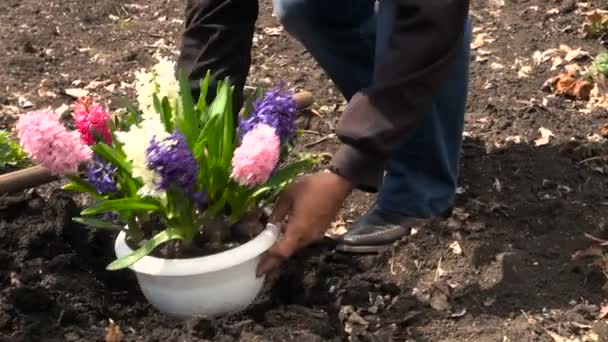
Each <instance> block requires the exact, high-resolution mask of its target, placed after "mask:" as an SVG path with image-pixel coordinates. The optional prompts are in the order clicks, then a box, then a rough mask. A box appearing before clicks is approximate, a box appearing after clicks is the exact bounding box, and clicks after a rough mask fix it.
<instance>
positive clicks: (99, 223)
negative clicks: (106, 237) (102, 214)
mask: <svg viewBox="0 0 608 342" xmlns="http://www.w3.org/2000/svg"><path fill="white" fill-rule="evenodd" d="M72 221H74V222H78V223H80V224H83V225H85V226H91V227H94V228H95V229H102V230H112V231H125V232H126V231H127V230H126V229H125V228H124V227H121V226H119V225H117V224H114V223H111V222H108V221H104V220H98V219H94V218H90V217H74V218H72Z"/></svg>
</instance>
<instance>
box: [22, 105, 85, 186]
mask: <svg viewBox="0 0 608 342" xmlns="http://www.w3.org/2000/svg"><path fill="white" fill-rule="evenodd" d="M16 128H17V133H18V137H19V142H20V144H21V146H22V147H23V149H24V151H25V152H26V153H27V155H28V156H29V157H30V158H31V159H32V160H33V161H35V162H37V163H38V164H40V165H42V166H43V167H45V168H47V169H49V170H50V172H51V173H52V174H53V175H56V176H65V175H71V174H75V173H77V172H78V167H79V166H80V164H82V163H84V162H86V161H88V160H90V159H91V157H92V151H91V149H90V148H89V147H88V146H87V145H85V144H84V142H83V140H82V139H81V138H80V134H79V133H78V132H76V131H68V130H67V129H66V128H65V126H63V125H62V124H61V123H60V122H59V116H58V115H56V114H55V113H51V112H46V111H40V112H30V113H27V114H25V115H23V116H22V117H21V118H19V120H18V121H17V125H16Z"/></svg>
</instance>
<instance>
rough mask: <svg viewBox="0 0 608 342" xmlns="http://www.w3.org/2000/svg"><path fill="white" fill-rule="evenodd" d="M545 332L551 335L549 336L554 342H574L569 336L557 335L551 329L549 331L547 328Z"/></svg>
mask: <svg viewBox="0 0 608 342" xmlns="http://www.w3.org/2000/svg"><path fill="white" fill-rule="evenodd" d="M547 334H549V336H551V338H552V339H553V341H555V342H574V341H572V340H570V339H569V338H566V337H562V336H559V335H558V334H556V333H554V332H552V331H549V330H547Z"/></svg>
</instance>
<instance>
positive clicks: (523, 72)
mask: <svg viewBox="0 0 608 342" xmlns="http://www.w3.org/2000/svg"><path fill="white" fill-rule="evenodd" d="M530 72H532V67H531V66H529V65H524V66H522V67H521V68H520V69H519V71H518V72H517V77H518V78H528V77H530Z"/></svg>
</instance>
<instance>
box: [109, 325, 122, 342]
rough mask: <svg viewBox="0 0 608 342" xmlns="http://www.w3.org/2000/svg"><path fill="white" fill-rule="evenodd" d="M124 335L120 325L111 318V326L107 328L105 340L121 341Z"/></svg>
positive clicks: (110, 341) (111, 341)
mask: <svg viewBox="0 0 608 342" xmlns="http://www.w3.org/2000/svg"><path fill="white" fill-rule="evenodd" d="M123 335H124V334H123V333H122V331H120V326H118V324H116V323H114V321H112V320H110V326H109V327H107V328H106V336H105V342H120V340H121V339H122V337H123Z"/></svg>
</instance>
